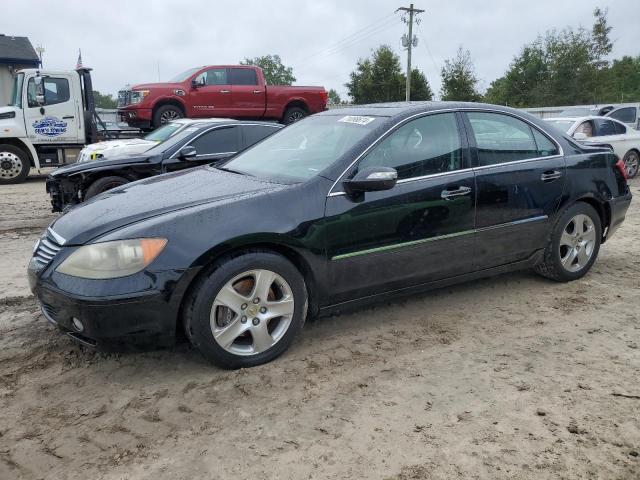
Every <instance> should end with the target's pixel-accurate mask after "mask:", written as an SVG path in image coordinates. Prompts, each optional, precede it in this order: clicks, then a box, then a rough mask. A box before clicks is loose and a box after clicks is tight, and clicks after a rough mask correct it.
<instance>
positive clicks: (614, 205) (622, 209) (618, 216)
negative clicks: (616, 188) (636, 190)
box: [606, 192, 632, 239]
mask: <svg viewBox="0 0 640 480" xmlns="http://www.w3.org/2000/svg"><path fill="white" fill-rule="evenodd" d="M631 198H632V195H631V192H629V193H627V194H626V195H623V196H621V197H615V198H612V199H611V200H609V209H610V211H611V222H609V230H607V237H606V238H607V239H608V238H610V237H611V235H613V234H614V233H615V231H616V230H618V228H620V225H622V222H624V219H625V216H626V214H627V210H628V209H629V205H630V204H631Z"/></svg>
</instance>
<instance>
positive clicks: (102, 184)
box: [84, 176, 129, 200]
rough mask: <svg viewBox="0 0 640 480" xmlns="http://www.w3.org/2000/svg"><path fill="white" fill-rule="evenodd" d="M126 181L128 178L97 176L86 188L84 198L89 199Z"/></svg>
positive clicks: (127, 181)
mask: <svg viewBox="0 0 640 480" xmlns="http://www.w3.org/2000/svg"><path fill="white" fill-rule="evenodd" d="M126 183H129V180H127V179H126V178H122V177H116V176H112V177H103V178H99V179H98V180H96V181H95V182H93V183H92V184H91V185H89V188H87V191H86V193H85V194H84V200H89V199H90V198H93V197H95V196H96V195H99V194H100V193H102V192H106V191H107V190H111V189H112V188H116V187H119V186H120V185H124V184H126Z"/></svg>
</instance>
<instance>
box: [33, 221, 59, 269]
mask: <svg viewBox="0 0 640 480" xmlns="http://www.w3.org/2000/svg"><path fill="white" fill-rule="evenodd" d="M63 244H64V239H63V238H62V237H60V236H59V235H56V234H55V233H54V232H53V231H52V230H51V229H50V228H48V229H47V231H46V232H45V233H44V235H42V237H40V240H39V241H38V246H37V247H36V250H35V251H34V252H33V259H34V260H35V261H36V263H37V264H38V266H39V267H40V268H44V267H46V266H47V265H49V263H50V262H51V260H53V259H54V257H55V256H56V255H57V254H58V252H59V251H60V249H61V248H62V245H63Z"/></svg>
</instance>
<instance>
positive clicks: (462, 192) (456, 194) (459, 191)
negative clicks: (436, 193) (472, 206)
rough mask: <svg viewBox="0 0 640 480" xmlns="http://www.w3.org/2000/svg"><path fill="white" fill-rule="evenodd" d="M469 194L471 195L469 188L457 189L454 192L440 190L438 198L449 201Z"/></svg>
mask: <svg viewBox="0 0 640 480" xmlns="http://www.w3.org/2000/svg"><path fill="white" fill-rule="evenodd" d="M469 193H471V188H469V187H458V188H456V189H454V190H450V189H448V188H447V189H446V190H442V192H441V193H440V197H441V198H443V199H445V200H450V199H452V198H456V197H462V196H463V195H469Z"/></svg>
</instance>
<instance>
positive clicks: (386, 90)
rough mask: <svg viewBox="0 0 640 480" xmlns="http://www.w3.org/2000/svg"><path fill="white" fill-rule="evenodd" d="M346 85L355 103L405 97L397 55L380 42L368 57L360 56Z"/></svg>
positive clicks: (393, 99) (403, 82)
mask: <svg viewBox="0 0 640 480" xmlns="http://www.w3.org/2000/svg"><path fill="white" fill-rule="evenodd" d="M350 78H351V80H350V81H349V82H348V83H346V84H345V87H347V90H348V92H349V96H350V97H351V98H352V99H353V103H355V104H363V103H375V102H394V101H399V100H404V98H405V76H404V75H403V74H402V70H401V67H400V58H399V57H398V55H396V54H395V53H393V50H391V47H389V46H388V45H381V46H380V47H378V49H377V50H375V51H374V52H373V54H372V55H371V58H370V59H369V58H367V59H360V60H358V63H357V65H356V69H355V70H354V71H353V72H351V74H350Z"/></svg>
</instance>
